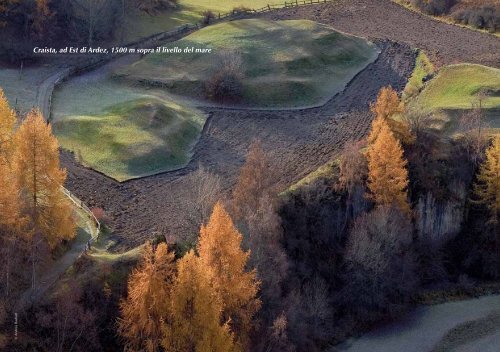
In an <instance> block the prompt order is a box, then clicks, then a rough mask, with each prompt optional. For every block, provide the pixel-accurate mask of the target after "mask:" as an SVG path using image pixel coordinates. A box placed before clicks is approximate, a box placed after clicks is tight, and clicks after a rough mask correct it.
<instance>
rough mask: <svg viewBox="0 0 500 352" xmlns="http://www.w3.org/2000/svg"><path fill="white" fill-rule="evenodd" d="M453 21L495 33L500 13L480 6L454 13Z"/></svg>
mask: <svg viewBox="0 0 500 352" xmlns="http://www.w3.org/2000/svg"><path fill="white" fill-rule="evenodd" d="M452 16H453V19H455V21H457V22H459V23H463V24H466V25H470V26H473V27H476V28H481V29H487V30H489V31H491V32H496V31H497V30H499V29H500V11H499V10H498V8H495V7H493V6H481V7H476V8H468V9H466V10H460V11H456V12H454V13H453V14H452Z"/></svg>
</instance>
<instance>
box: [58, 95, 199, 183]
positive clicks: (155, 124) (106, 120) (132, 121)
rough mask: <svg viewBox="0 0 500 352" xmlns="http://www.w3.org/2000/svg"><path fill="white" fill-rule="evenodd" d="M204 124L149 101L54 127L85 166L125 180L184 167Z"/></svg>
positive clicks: (186, 113)
mask: <svg viewBox="0 0 500 352" xmlns="http://www.w3.org/2000/svg"><path fill="white" fill-rule="evenodd" d="M204 122H205V118H204V117H203V115H202V114H200V113H199V112H197V111H194V110H192V109H189V108H186V107H184V106H180V105H177V104H175V103H173V102H171V101H166V100H161V99H158V98H151V97H150V98H140V99H136V100H131V101H127V102H122V103H119V104H116V105H112V106H110V107H107V108H105V109H103V110H102V111H100V112H98V113H93V114H81V115H70V116H65V117H64V118H61V119H57V120H56V121H54V123H53V126H54V132H55V134H56V135H57V138H58V140H59V142H60V143H61V146H62V147H63V148H65V149H68V150H71V151H73V152H75V154H76V156H77V158H79V159H80V160H79V161H80V162H82V163H83V164H85V165H87V166H89V167H92V168H94V169H96V170H98V171H101V172H103V173H105V174H106V175H108V176H111V177H113V178H115V179H116V180H118V181H124V180H127V179H130V178H135V177H140V176H145V175H150V174H154V173H157V172H161V171H167V170H172V169H175V168H179V167H182V166H184V165H185V164H186V163H187V162H188V161H189V158H190V157H191V148H192V146H193V145H194V143H195V142H196V141H197V139H198V137H199V135H200V132H201V129H202V128H203V124H204Z"/></svg>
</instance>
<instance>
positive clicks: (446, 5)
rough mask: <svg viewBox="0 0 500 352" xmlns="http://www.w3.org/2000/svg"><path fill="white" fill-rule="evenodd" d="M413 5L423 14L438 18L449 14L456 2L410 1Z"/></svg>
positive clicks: (452, 0) (445, 0) (434, 0)
mask: <svg viewBox="0 0 500 352" xmlns="http://www.w3.org/2000/svg"><path fill="white" fill-rule="evenodd" d="M412 3H413V5H415V6H416V7H418V8H419V9H420V10H422V11H423V12H425V13H427V14H429V15H432V16H440V15H444V14H447V13H449V12H450V10H451V8H452V7H453V6H454V5H455V4H456V3H457V1H456V0H412Z"/></svg>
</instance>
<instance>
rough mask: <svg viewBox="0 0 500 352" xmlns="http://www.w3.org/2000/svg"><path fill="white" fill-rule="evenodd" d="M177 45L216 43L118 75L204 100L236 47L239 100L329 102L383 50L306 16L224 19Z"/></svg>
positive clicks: (257, 103)
mask: <svg viewBox="0 0 500 352" xmlns="http://www.w3.org/2000/svg"><path fill="white" fill-rule="evenodd" d="M175 46H177V47H179V48H185V47H195V48H212V53H211V54H201V53H193V54H184V53H182V54H150V55H147V56H146V57H145V58H144V59H143V60H140V61H139V62H136V63H135V64H133V65H130V66H128V67H125V68H121V69H119V70H117V71H116V73H115V74H116V76H118V77H121V78H126V79H128V80H133V81H140V82H142V83H145V84H151V85H154V86H162V87H165V88H167V89H168V90H169V91H170V92H172V93H174V94H179V95H187V96H190V97H193V98H196V99H203V98H205V96H206V94H205V85H206V82H207V81H208V80H209V79H210V77H212V75H213V74H214V73H215V71H216V69H217V68H219V67H220V65H221V61H220V60H221V59H220V55H221V53H224V52H230V53H237V54H236V55H238V56H239V57H240V59H241V61H242V62H241V72H242V73H243V75H244V79H243V97H242V99H241V101H240V104H241V105H244V106H248V107H255V108H292V107H303V106H313V105H319V104H322V103H324V102H326V101H327V100H328V99H329V98H331V97H332V96H333V95H335V94H336V93H338V92H339V91H341V90H342V89H343V88H344V87H345V85H346V84H347V83H348V82H349V81H350V80H351V79H352V78H353V77H354V76H355V75H356V74H357V73H358V72H359V71H360V70H362V69H363V68H365V67H366V66H367V65H368V64H369V63H370V62H372V61H373V60H375V58H376V57H377V55H378V51H377V49H376V47H375V45H373V44H371V43H369V42H367V41H366V40H364V39H362V38H358V37H354V36H350V35H346V34H342V33H339V32H337V31H334V30H333V29H331V28H329V27H327V26H324V25H321V24H318V23H315V22H312V21H303V20H293V21H277V22H275V21H269V20H262V19H249V20H239V21H233V22H228V23H220V24H217V25H214V26H209V27H206V28H203V29H201V30H199V31H197V32H195V33H193V34H191V35H189V36H187V37H186V38H183V39H182V40H180V41H177V42H175V43H169V44H168V47H175Z"/></svg>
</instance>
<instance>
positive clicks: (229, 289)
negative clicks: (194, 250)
mask: <svg viewBox="0 0 500 352" xmlns="http://www.w3.org/2000/svg"><path fill="white" fill-rule="evenodd" d="M241 241H242V235H241V234H240V233H239V232H238V230H237V229H236V227H235V226H234V223H233V221H232V219H231V217H230V216H229V214H228V213H227V212H226V210H225V209H224V207H223V206H222V204H221V203H220V202H218V203H217V204H216V205H215V207H214V210H213V212H212V215H211V217H210V220H209V221H208V223H207V225H206V226H202V228H201V231H200V238H199V242H198V253H199V255H200V260H201V263H202V264H203V267H204V268H205V270H210V271H211V272H212V280H213V282H212V284H213V286H214V288H215V289H216V291H217V292H218V293H219V294H220V296H221V298H222V303H223V312H222V313H223V314H222V318H223V321H229V322H230V327H231V330H232V331H233V332H234V333H235V334H236V335H237V337H238V340H239V342H240V343H241V345H242V346H243V348H245V347H246V346H247V343H248V339H249V334H250V332H251V330H252V329H253V318H254V316H255V314H256V313H257V312H258V310H259V309H260V306H261V301H260V300H259V298H257V293H258V291H259V286H260V283H259V282H258V280H257V277H256V272H255V270H252V271H247V268H246V266H247V262H248V259H249V256H250V251H247V252H244V251H243V250H242V249H241Z"/></svg>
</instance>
